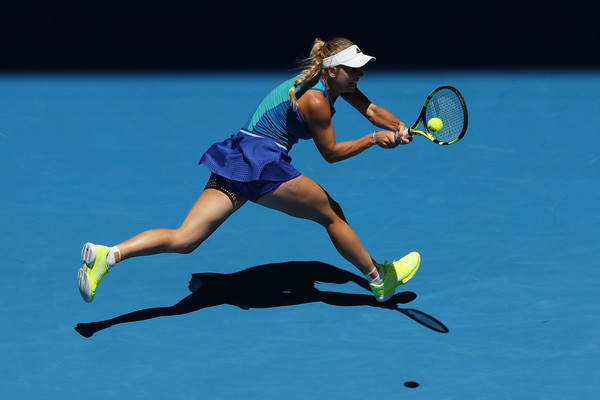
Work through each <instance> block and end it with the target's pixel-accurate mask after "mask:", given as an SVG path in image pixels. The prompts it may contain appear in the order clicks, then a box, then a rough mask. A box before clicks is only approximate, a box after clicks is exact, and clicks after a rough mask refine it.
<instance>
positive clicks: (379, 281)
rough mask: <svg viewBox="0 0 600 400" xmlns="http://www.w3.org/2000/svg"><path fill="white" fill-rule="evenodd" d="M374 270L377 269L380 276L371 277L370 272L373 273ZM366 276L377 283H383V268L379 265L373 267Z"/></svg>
mask: <svg viewBox="0 0 600 400" xmlns="http://www.w3.org/2000/svg"><path fill="white" fill-rule="evenodd" d="M374 270H377V271H378V272H379V275H378V276H377V278H375V279H373V278H371V277H370V276H369V275H370V274H371V273H372V272H373V271H374ZM366 277H367V279H368V280H369V281H371V282H375V283H383V277H382V276H381V270H380V269H379V268H377V267H373V269H372V270H371V272H369V273H368V274H367V275H366Z"/></svg>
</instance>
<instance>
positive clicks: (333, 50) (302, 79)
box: [288, 38, 352, 110]
mask: <svg viewBox="0 0 600 400" xmlns="http://www.w3.org/2000/svg"><path fill="white" fill-rule="evenodd" d="M350 46H352V42H351V41H349V40H348V39H344V38H335V39H332V40H330V41H328V42H327V43H325V42H324V41H323V40H321V39H318V38H317V39H315V41H314V42H313V46H312V49H311V50H310V55H309V56H308V58H306V59H304V60H303V61H302V63H301V68H302V70H301V72H300V74H298V77H297V78H296V80H295V81H294V85H293V86H292V87H291V88H290V90H289V92H288V97H289V99H290V100H291V102H292V108H293V109H294V110H296V109H297V108H298V99H297V98H296V88H298V87H299V86H300V85H302V84H303V83H306V82H312V81H313V80H316V79H317V78H318V77H319V75H320V72H321V70H322V69H323V67H322V64H323V59H324V58H326V57H329V56H332V55H334V54H337V53H339V52H340V51H342V50H344V49H346V48H348V47H350Z"/></svg>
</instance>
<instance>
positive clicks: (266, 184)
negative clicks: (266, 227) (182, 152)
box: [78, 38, 420, 302]
mask: <svg viewBox="0 0 600 400" xmlns="http://www.w3.org/2000/svg"><path fill="white" fill-rule="evenodd" d="M372 61H375V57H371V56H369V55H366V54H364V53H363V52H362V51H361V50H360V49H359V48H358V46H356V45H355V44H353V43H352V42H351V41H349V40H347V39H344V38H336V39H333V40H330V41H328V42H324V41H322V40H320V39H316V40H315V41H314V43H313V47H312V49H311V52H310V56H309V57H308V58H307V59H306V60H305V65H304V69H303V70H302V71H301V72H300V73H299V75H298V76H296V77H294V78H292V79H290V80H287V81H285V82H283V83H282V84H281V85H279V86H278V87H276V88H275V89H274V90H272V91H271V92H270V93H268V94H267V96H266V97H265V98H264V100H263V101H262V102H261V103H260V104H259V106H258V108H257V109H256V111H255V112H254V114H253V115H252V116H251V118H250V120H249V121H248V123H247V124H246V125H245V126H244V128H243V129H241V130H240V131H239V132H238V133H236V134H234V135H232V136H231V137H230V138H228V139H227V140H225V141H223V142H220V143H215V144H213V145H212V146H211V147H210V148H209V149H208V150H207V151H206V153H204V155H203V156H202V158H201V160H200V164H203V165H204V166H206V167H207V168H208V169H209V170H210V171H211V175H210V178H209V180H208V183H207V185H206V187H205V189H204V190H203V191H202V193H201V194H200V196H199V198H198V200H197V201H196V203H195V204H194V205H193V206H192V208H191V210H190V211H189V213H188V215H187V217H186V218H185V220H184V221H183V223H182V224H181V226H180V227H179V228H177V229H152V230H148V231H145V232H142V233H140V234H138V235H137V236H135V237H133V238H131V239H128V240H126V241H125V242H123V243H120V244H118V245H116V246H114V247H107V246H101V245H96V244H92V243H86V244H85V245H84V246H83V249H82V252H81V258H82V260H83V266H82V267H81V268H80V269H79V273H78V285H79V290H80V292H81V295H82V296H83V298H84V300H86V301H87V302H91V301H92V300H93V299H94V295H95V293H96V289H97V286H98V283H99V282H100V280H101V279H102V278H103V277H104V275H105V274H106V273H107V272H108V270H109V269H110V268H112V267H113V266H114V265H115V264H116V263H118V262H120V261H123V260H125V259H127V258H132V257H137V256H143V255H151V254H159V253H191V252H192V251H194V250H195V249H196V248H197V247H198V246H199V245H200V244H201V243H202V242H203V241H204V240H206V238H208V237H209V236H210V235H211V234H212V233H213V232H214V231H215V230H216V229H217V228H218V227H219V226H220V225H221V224H222V223H223V222H224V221H225V220H226V219H227V218H228V217H229V216H231V215H232V214H233V213H234V212H235V211H237V210H238V209H239V208H240V207H242V206H243V205H244V204H245V203H246V202H247V201H248V200H250V201H251V202H254V203H257V204H260V205H262V206H265V207H268V208H272V209H275V210H279V211H281V212H284V213H286V214H288V215H291V216H293V217H297V218H303V219H308V220H311V221H315V222H317V223H319V224H321V225H322V226H323V227H324V228H325V229H326V230H327V233H328V234H329V237H330V238H331V241H332V242H333V245H334V246H335V248H336V249H337V251H338V252H339V253H340V254H341V255H342V256H343V257H344V258H345V259H346V260H347V261H349V262H350V263H352V264H353V265H354V266H355V267H357V268H358V269H359V270H360V271H361V272H362V273H363V274H364V275H365V276H366V277H367V278H368V280H369V282H370V287H371V290H372V291H373V293H374V295H375V297H376V298H377V300H379V301H386V300H387V299H389V298H390V297H391V296H392V295H393V294H394V291H395V289H396V287H398V286H399V285H401V284H404V283H406V282H408V281H409V280H410V279H411V278H412V277H413V275H414V274H415V273H416V271H417V269H418V268H419V264H420V256H419V254H418V253H416V252H412V253H410V254H408V255H406V256H404V257H403V258H401V259H400V260H398V261H393V262H391V263H388V262H385V263H383V264H378V263H376V262H375V261H374V260H373V259H372V258H371V256H370V255H369V253H368V252H367V250H366V249H365V248H364V247H363V245H362V244H361V242H360V240H359V238H358V236H357V235H356V233H355V232H354V231H353V230H352V228H350V225H348V223H347V221H346V219H345V217H344V214H343V212H342V209H341V208H340V206H339V204H338V203H336V202H335V201H334V200H333V199H332V198H331V197H330V196H329V194H328V193H327V192H326V191H325V190H324V189H323V188H322V187H321V186H319V185H318V184H317V183H315V182H314V181H313V180H311V179H310V178H308V177H306V176H304V175H302V174H301V173H300V172H299V171H298V170H296V168H294V167H293V166H292V165H291V163H290V162H291V158H290V156H289V155H288V153H289V151H290V150H291V148H292V146H293V145H294V144H296V143H297V142H298V140H300V139H307V140H308V139H312V140H313V141H314V143H315V145H316V146H317V148H318V150H319V152H320V153H321V155H322V156H323V158H324V159H325V160H326V161H327V162H329V163H334V162H337V161H341V160H344V159H347V158H349V157H353V156H355V155H357V154H359V153H361V152H363V151H365V150H367V149H369V148H371V147H374V146H379V147H381V148H384V149H393V148H395V147H397V146H398V145H401V144H408V143H409V142H410V141H411V138H405V137H403V136H402V135H401V134H399V133H400V132H403V131H404V129H405V128H406V126H405V125H404V123H403V122H402V121H400V120H399V119H398V118H396V117H395V116H394V115H392V114H391V113H390V112H389V111H387V110H385V109H384V108H381V107H378V106H376V105H375V104H373V103H372V102H371V101H370V100H369V99H368V98H367V97H366V96H365V95H364V94H363V93H362V92H361V91H360V90H359V89H358V88H357V84H358V81H359V79H360V78H361V77H362V76H363V72H362V67H363V66H365V65H366V64H368V63H369V62H372ZM340 97H341V98H342V99H344V100H345V101H347V102H348V103H349V104H351V105H352V106H353V107H354V108H355V109H356V110H357V111H358V112H360V113H361V114H362V115H364V116H365V117H366V118H367V119H368V120H369V121H370V122H371V123H372V124H373V125H374V126H376V127H378V128H379V129H381V130H378V131H375V132H369V133H368V134H366V135H364V136H361V137H359V138H358V139H355V140H349V141H341V142H338V141H336V137H335V130H334V127H333V123H332V117H333V115H334V113H335V107H334V105H335V102H336V100H338V99H339V98H340Z"/></svg>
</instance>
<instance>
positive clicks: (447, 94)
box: [403, 86, 468, 145]
mask: <svg viewBox="0 0 600 400" xmlns="http://www.w3.org/2000/svg"><path fill="white" fill-rule="evenodd" d="M432 118H439V119H440V120H441V122H442V125H443V126H442V128H441V129H439V130H437V131H435V132H433V131H432V129H430V128H429V127H428V126H427V125H428V121H430V120H431V119H432ZM467 123H468V114H467V105H466V103H465V99H464V98H463V97H462V95H461V94H460V92H459V91H458V90H457V89H456V88H453V87H452V86H442V87H439V88H437V89H435V90H434V91H433V92H431V93H430V94H429V96H427V99H425V104H423V108H422V109H421V114H420V115H419V118H417V122H415V123H414V124H413V125H412V126H411V127H410V128H407V129H406V130H405V131H404V132H403V134H404V136H405V137H408V136H415V135H419V136H423V137H426V138H427V139H429V140H431V141H432V142H434V143H437V144H440V145H448V144H454V143H456V142H458V141H459V140H460V139H462V137H463V136H464V135H465V133H466V132H467ZM421 124H423V130H419V129H417V128H418V127H419V125H421Z"/></svg>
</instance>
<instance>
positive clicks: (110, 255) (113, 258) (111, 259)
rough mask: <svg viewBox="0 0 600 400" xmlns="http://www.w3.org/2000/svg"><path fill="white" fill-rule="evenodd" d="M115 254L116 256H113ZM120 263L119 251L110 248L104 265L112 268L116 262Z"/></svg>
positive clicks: (116, 248) (115, 248)
mask: <svg viewBox="0 0 600 400" xmlns="http://www.w3.org/2000/svg"><path fill="white" fill-rule="evenodd" d="M115 253H116V254H115ZM119 261H121V251H120V250H119V248H118V247H117V246H113V247H111V248H110V251H109V252H108V255H107V256H106V263H107V264H108V266H109V267H112V266H113V265H115V264H116V263H117V262H119Z"/></svg>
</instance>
